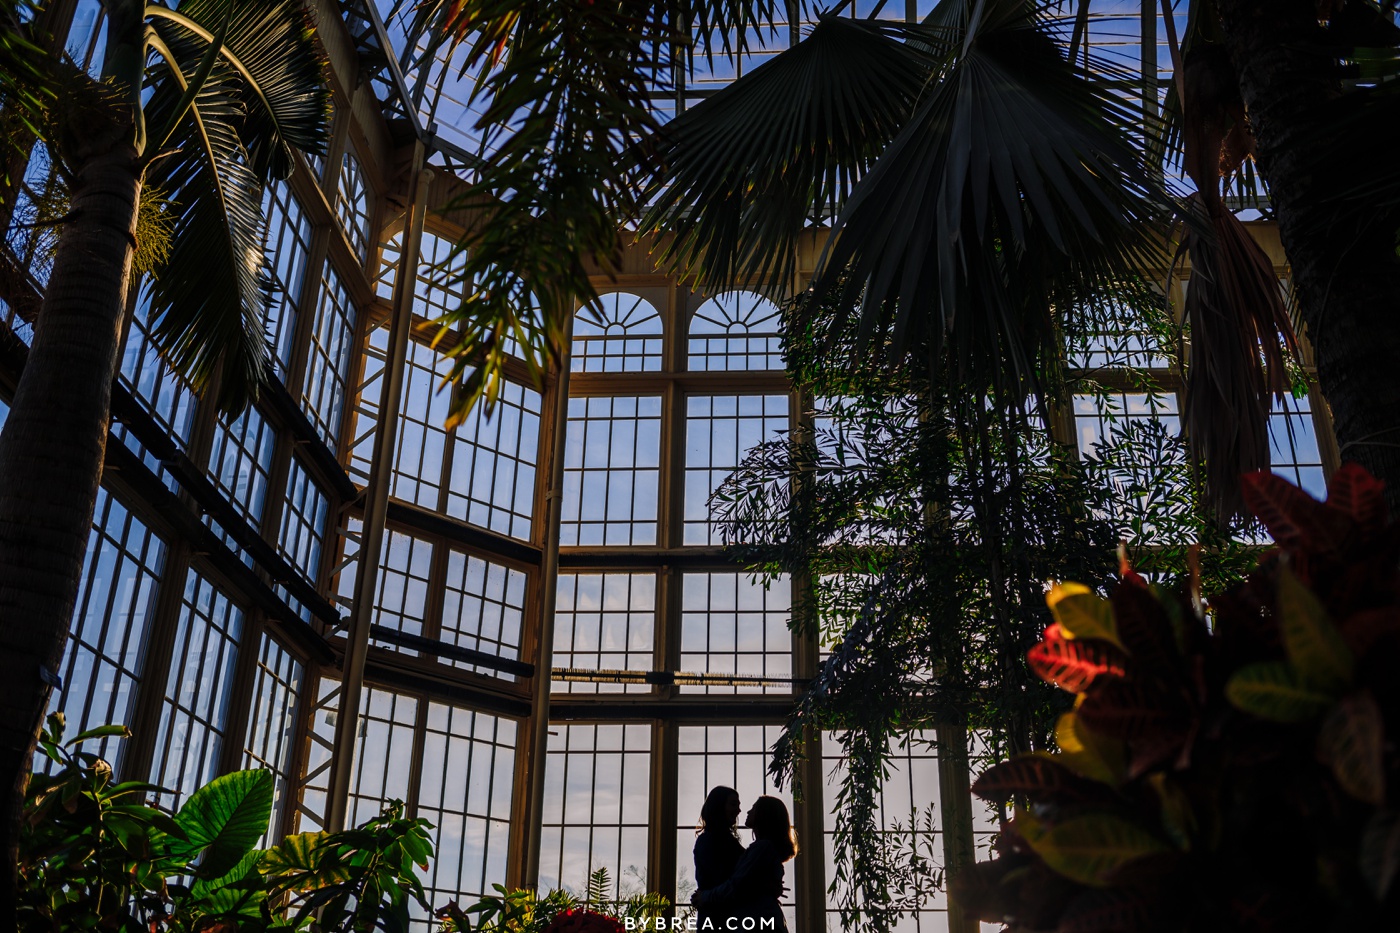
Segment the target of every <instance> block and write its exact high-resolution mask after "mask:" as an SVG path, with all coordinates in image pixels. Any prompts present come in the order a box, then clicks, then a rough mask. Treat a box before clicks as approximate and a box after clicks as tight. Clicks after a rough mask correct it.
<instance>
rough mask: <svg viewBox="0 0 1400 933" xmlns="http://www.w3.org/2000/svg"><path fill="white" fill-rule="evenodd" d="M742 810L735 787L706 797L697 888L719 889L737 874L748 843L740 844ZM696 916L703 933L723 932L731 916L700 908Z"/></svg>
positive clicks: (697, 849) (699, 838) (719, 789)
mask: <svg viewBox="0 0 1400 933" xmlns="http://www.w3.org/2000/svg"><path fill="white" fill-rule="evenodd" d="M742 809H743V807H741V806H740V804H739V793H738V791H736V790H734V788H732V787H716V788H714V789H713V790H711V791H710V793H709V794H708V795H707V796H706V797H705V805H704V806H702V807H701V808H700V826H699V827H698V828H697V829H696V833H695V887H696V889H697V890H698V891H707V890H709V889H711V888H716V887H719V886H720V885H721V884H724V882H726V881H728V880H729V878H730V876H731V875H733V874H734V869H735V867H736V866H737V865H738V864H739V859H740V858H741V857H742V856H743V854H744V844H743V843H742V842H740V841H739V833H738V829H737V827H736V824H737V823H738V821H739V813H740V811H741V810H742ZM695 914H696V923H697V926H698V928H699V929H700V930H705V929H714V930H722V929H724V920H725V918H726V917H727V916H728V914H725V913H723V912H722V911H721V912H716V911H711V910H708V909H706V908H703V907H699V906H697V907H696V908H695ZM707 919H708V920H709V923H708V924H707V923H706V920H707Z"/></svg>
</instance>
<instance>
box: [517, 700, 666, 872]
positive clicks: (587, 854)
mask: <svg viewBox="0 0 1400 933" xmlns="http://www.w3.org/2000/svg"><path fill="white" fill-rule="evenodd" d="M650 752H651V727H650V726H648V725H645V724H630V725H620V724H617V725H596V726H595V725H565V724H563V723H555V724H551V725H550V728H549V758H548V761H547V764H546V770H545V805H544V814H543V816H544V820H543V837H542V843H541V850H540V851H541V856H540V878H539V886H540V889H541V890H549V889H551V888H562V889H564V890H567V891H571V892H573V893H575V894H583V893H584V892H585V891H586V890H587V886H588V876H589V874H591V873H592V872H594V871H597V870H598V869H599V868H606V869H607V870H608V877H609V878H611V879H612V882H613V887H614V890H613V892H612V893H613V894H614V896H616V897H627V896H629V895H631V894H639V893H642V892H644V891H647V890H649V889H648V887H647V874H646V873H647V819H648V816H649V814H650V812H651V784H650V776H651V755H650Z"/></svg>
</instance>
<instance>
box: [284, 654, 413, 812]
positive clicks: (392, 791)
mask: <svg viewBox="0 0 1400 933" xmlns="http://www.w3.org/2000/svg"><path fill="white" fill-rule="evenodd" d="M337 686H338V684H337V683H336V681H334V680H332V679H330V678H326V677H323V678H321V681H320V686H319V687H318V690H317V693H318V696H319V698H320V701H319V702H318V704H317V709H318V715H317V716H316V717H315V718H314V719H313V720H312V722H311V731H312V733H313V734H314V735H315V736H316V741H313V742H312V743H311V745H310V753H309V754H308V756H307V762H306V773H307V774H310V775H315V776H314V777H312V778H310V779H309V780H307V782H306V784H305V787H304V788H303V790H302V802H301V807H300V811H301V813H300V820H299V825H298V829H297V831H298V832H308V831H310V830H311V829H313V828H319V827H317V826H316V825H315V823H316V821H315V820H314V819H313V818H311V817H310V816H309V814H314V813H326V812H327V809H328V808H327V806H326V794H327V790H328V788H329V784H328V781H329V780H330V769H329V768H327V767H326V763H327V762H328V761H329V760H330V755H331V752H330V749H331V748H332V747H333V745H334V743H335V723H336V718H337V717H338V716H340V715H341V711H339V710H334V709H322V707H323V706H324V701H325V699H326V697H328V696H329V695H330V693H331V691H332V690H334V689H336V687H337ZM417 721H418V698H417V697H412V696H405V695H403V694H398V693H394V692H393V691H392V690H385V689H383V688H380V687H374V686H371V685H369V684H366V685H365V689H364V692H363V693H361V694H360V718H359V728H358V729H357V730H356V736H357V739H356V743H355V773H354V774H352V775H351V776H350V798H349V801H348V805H347V807H346V816H345V824H346V825H347V826H358V825H360V824H361V823H363V822H365V821H366V820H369V819H372V818H373V817H376V816H378V815H379V814H380V812H381V811H383V809H384V806H385V805H386V804H387V803H389V802H390V801H393V800H401V801H406V800H408V794H409V782H410V777H411V774H410V768H411V762H412V761H413V758H414V748H415V744H416V743H415V731H416V726H417ZM308 823H310V824H312V825H308Z"/></svg>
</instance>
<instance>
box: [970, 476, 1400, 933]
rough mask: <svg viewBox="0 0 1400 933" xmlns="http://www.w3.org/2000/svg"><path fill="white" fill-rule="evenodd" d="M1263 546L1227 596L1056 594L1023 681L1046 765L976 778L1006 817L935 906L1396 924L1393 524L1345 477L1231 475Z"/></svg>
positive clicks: (1088, 915) (1399, 904)
mask: <svg viewBox="0 0 1400 933" xmlns="http://www.w3.org/2000/svg"><path fill="white" fill-rule="evenodd" d="M1245 490H1246V499H1247V502H1248V504H1249V506H1250V508H1251V509H1252V510H1253V512H1254V513H1255V514H1256V515H1257V516H1258V517H1259V519H1260V520H1261V521H1262V522H1263V524H1264V526H1265V527H1266V528H1267V529H1268V531H1269V532H1270V534H1271V535H1272V536H1273V539H1274V541H1275V543H1276V546H1275V547H1274V548H1273V549H1272V550H1270V551H1268V552H1267V553H1266V554H1264V555H1263V556H1262V557H1261V559H1260V561H1259V564H1258V567H1257V568H1256V569H1255V570H1254V571H1253V573H1252V574H1251V575H1250V576H1249V578H1248V579H1247V580H1246V581H1245V582H1244V583H1243V584H1241V585H1240V586H1238V587H1236V588H1235V589H1233V590H1231V591H1229V592H1227V593H1223V594H1220V595H1216V596H1211V597H1209V598H1208V599H1204V600H1203V599H1202V598H1201V596H1200V594H1199V592H1198V591H1197V588H1196V587H1193V586H1190V585H1187V586H1184V587H1183V588H1182V589H1181V590H1180V591H1175V590H1169V589H1167V588H1164V587H1162V586H1158V585H1154V584H1151V583H1149V582H1148V581H1146V580H1144V579H1143V578H1142V577H1141V576H1140V575H1138V574H1136V573H1134V572H1133V571H1132V569H1131V568H1130V567H1127V566H1124V567H1123V568H1122V581H1121V583H1120V584H1119V585H1118V586H1117V587H1116V588H1115V589H1114V591H1113V593H1112V595H1111V596H1109V597H1108V598H1107V599H1104V598H1101V597H1100V596H1098V595H1096V594H1094V593H1092V592H1090V591H1089V590H1088V589H1087V588H1086V587H1083V586H1078V585H1075V584H1062V585H1059V586H1056V587H1054V588H1053V589H1052V590H1051V591H1050V593H1049V596H1048V602H1049V604H1050V609H1051V611H1052V614H1053V616H1054V620H1055V622H1054V624H1053V625H1051V626H1050V627H1049V628H1048V629H1047V630H1046V632H1045V636H1044V639H1043V640H1042V641H1041V643H1040V644H1038V645H1037V646H1036V647H1035V648H1033V649H1032V650H1031V652H1030V654H1029V661H1030V664H1031V666H1032V668H1033V669H1034V670H1035V671H1036V673H1037V674H1038V675H1039V676H1041V677H1042V678H1044V679H1045V680H1047V681H1050V682H1051V683H1054V684H1057V685H1058V686H1060V687H1062V688H1063V689H1065V690H1067V691H1069V692H1071V693H1073V694H1075V700H1074V706H1073V710H1072V711H1071V712H1067V713H1065V714H1064V715H1063V716H1062V717H1061V719H1060V721H1059V724H1058V728H1057V730H1056V739H1057V744H1058V746H1059V751H1058V752H1053V753H1051V752H1036V753H1033V754H1030V755H1025V756H1022V757H1019V758H1015V759H1012V760H1011V761H1007V762H1005V763H1003V764H1000V765H997V766H995V767H993V768H991V769H990V770H988V771H987V772H986V773H984V774H983V775H982V776H981V777H980V778H979V779H978V780H977V782H976V783H975V784H974V786H973V790H974V792H975V793H977V794H978V795H979V796H981V797H983V798H985V799H987V800H989V801H993V802H995V803H997V804H999V805H1002V806H1003V807H1005V808H1008V810H1009V812H1010V813H1011V818H1010V819H1009V820H1008V821H1007V822H1006V823H1005V824H1004V826H1003V830H1002V833H1001V835H1000V837H999V842H998V845H997V853H996V857H995V858H993V859H992V860H991V861H988V862H982V863H980V864H978V865H976V866H975V867H974V868H971V869H969V870H967V871H966V872H964V873H963V874H962V875H961V876H960V877H959V878H957V879H956V880H955V882H954V893H955V895H956V896H958V897H959V898H960V900H961V901H962V903H963V904H965V905H966V906H967V907H968V908H970V909H972V910H973V911H975V912H976V913H977V914H979V915H980V916H981V917H982V919H984V920H988V921H994V922H1004V923H1006V924H1007V926H1008V928H1009V929H1010V930H1012V931H1051V930H1053V931H1059V933H1111V931H1132V933H1150V931H1173V933H1175V931H1191V933H1196V931H1217V930H1219V931H1226V930H1228V931H1292V930H1298V931H1310V933H1315V931H1326V930H1338V931H1341V930H1346V931H1358V930H1400V893H1397V891H1400V884H1397V883H1396V876H1397V873H1400V798H1398V797H1397V792H1400V770H1398V769H1400V753H1398V752H1397V748H1396V744H1395V734H1396V733H1395V731H1393V730H1394V729H1395V728H1396V726H1400V524H1395V523H1391V522H1390V521H1389V520H1388V517H1387V511H1386V506H1385V502H1384V497H1383V495H1382V484H1381V483H1380V482H1379V481H1377V480H1375V479H1374V478H1372V477H1371V476H1370V475H1368V474H1367V473H1366V472H1365V471H1364V470H1362V469H1361V468H1360V467H1357V466H1354V465H1346V466H1343V467H1342V468H1341V469H1339V470H1338V471H1337V472H1336V474H1335V475H1334V476H1333V477H1332V481H1331V483H1330V485H1329V490H1328V497H1327V501H1326V502H1318V501H1317V500H1315V499H1313V498H1312V497H1310V496H1308V495H1307V494H1306V493H1304V492H1302V491H1301V490H1299V489H1297V488H1296V487H1294V486H1292V485H1291V484H1289V483H1287V482H1286V481H1284V480H1283V479H1280V478H1279V477H1277V476H1273V475H1271V474H1267V473H1260V474H1255V475H1252V476H1249V477H1247V478H1246V483H1245Z"/></svg>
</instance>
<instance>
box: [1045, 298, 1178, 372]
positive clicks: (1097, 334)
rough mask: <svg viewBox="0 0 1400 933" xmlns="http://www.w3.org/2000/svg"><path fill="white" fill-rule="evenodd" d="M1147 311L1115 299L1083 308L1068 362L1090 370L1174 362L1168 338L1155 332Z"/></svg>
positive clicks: (1164, 365) (1070, 338) (1159, 366)
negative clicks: (1169, 351)
mask: <svg viewBox="0 0 1400 933" xmlns="http://www.w3.org/2000/svg"><path fill="white" fill-rule="evenodd" d="M1162 300H1163V301H1165V299H1162ZM1163 313H1164V312H1163ZM1147 315H1148V312H1146V311H1144V310H1141V309H1138V308H1134V307H1132V306H1131V305H1128V304H1126V303H1123V302H1119V301H1114V300H1111V299H1110V300H1108V301H1104V302H1101V303H1098V304H1094V305H1092V306H1086V307H1082V308H1080V309H1079V310H1078V313H1077V315H1076V317H1077V318H1078V319H1079V320H1078V321H1077V325H1076V327H1075V328H1074V331H1075V332H1073V333H1071V334H1070V335H1069V336H1067V337H1066V340H1065V343H1066V347H1065V351H1066V352H1065V356H1066V360H1065V362H1066V363H1067V364H1068V365H1069V366H1071V367H1073V368H1076V369H1086V370H1102V369H1165V368H1167V367H1169V366H1171V365H1172V361H1171V358H1170V357H1169V356H1168V347H1167V345H1166V339H1167V338H1165V337H1164V336H1163V335H1162V334H1160V333H1153V331H1152V328H1151V326H1150V324H1149V318H1148V316H1147Z"/></svg>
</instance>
